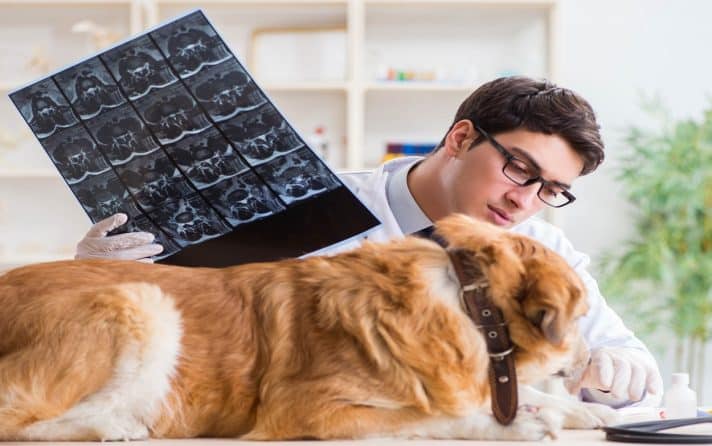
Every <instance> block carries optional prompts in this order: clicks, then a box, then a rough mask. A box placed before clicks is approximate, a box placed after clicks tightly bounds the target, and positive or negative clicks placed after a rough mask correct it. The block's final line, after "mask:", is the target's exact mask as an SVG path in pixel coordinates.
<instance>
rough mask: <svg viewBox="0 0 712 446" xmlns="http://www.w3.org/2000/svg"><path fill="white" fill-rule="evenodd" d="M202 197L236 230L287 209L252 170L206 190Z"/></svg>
mask: <svg viewBox="0 0 712 446" xmlns="http://www.w3.org/2000/svg"><path fill="white" fill-rule="evenodd" d="M203 196H204V197H205V199H206V200H208V202H209V203H210V204H211V205H213V207H214V208H215V209H217V211H218V212H220V214H221V215H222V216H223V217H224V218H225V219H226V220H227V221H228V223H230V224H231V225H232V226H233V227H234V226H239V225H241V224H243V223H247V222H250V221H253V220H258V219H260V218H263V217H266V216H269V215H272V214H274V213H277V212H280V211H283V210H284V209H285V207H284V205H283V204H282V203H281V202H280V200H279V198H277V196H276V195H275V194H274V193H273V192H272V191H271V190H270V189H269V187H267V185H266V184H265V183H264V182H263V181H262V180H261V179H260V178H259V177H258V176H257V175H255V173H254V172H252V171H248V172H246V173H244V174H242V175H238V176H235V177H232V178H228V179H226V180H224V181H221V182H219V183H217V184H216V185H214V186H212V187H209V188H207V189H205V190H204V191H203Z"/></svg>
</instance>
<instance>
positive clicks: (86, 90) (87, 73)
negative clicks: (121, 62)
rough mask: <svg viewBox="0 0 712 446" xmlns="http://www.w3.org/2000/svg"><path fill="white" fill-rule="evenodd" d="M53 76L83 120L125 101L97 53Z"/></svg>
mask: <svg viewBox="0 0 712 446" xmlns="http://www.w3.org/2000/svg"><path fill="white" fill-rule="evenodd" d="M54 78H55V80H56V81H57V85H59V87H60V88H61V89H62V91H63V92H64V94H65V96H66V97H67V98H69V102H70V104H72V107H73V108H74V111H75V112H76V113H77V114H78V115H79V117H80V118H81V119H82V120H87V119H89V118H93V117H94V116H96V115H98V114H99V113H101V112H102V111H103V110H107V109H112V108H115V107H118V106H119V105H121V104H123V103H125V102H126V99H125V98H124V96H123V95H122V94H121V91H120V90H119V87H118V86H117V85H116V83H115V82H114V79H113V78H112V77H111V75H110V74H109V72H108V71H106V68H104V65H103V64H102V63H101V61H100V60H99V58H98V57H94V58H92V59H89V60H88V61H86V62H82V63H81V64H79V65H75V66H73V67H71V68H68V69H66V70H64V71H62V72H61V73H59V74H57V75H56V76H55V77H54Z"/></svg>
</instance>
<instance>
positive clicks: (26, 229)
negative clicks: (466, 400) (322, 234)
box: [0, 0, 712, 405]
mask: <svg viewBox="0 0 712 446" xmlns="http://www.w3.org/2000/svg"><path fill="white" fill-rule="evenodd" d="M194 8H201V9H203V11H204V12H205V13H206V15H207V16H208V18H209V19H210V20H211V21H212V22H213V24H214V25H215V27H216V28H217V30H218V32H220V33H221V35H222V36H223V38H224V39H225V40H226V41H227V43H228V45H230V46H231V47H232V49H233V50H234V51H235V52H236V53H237V56H238V58H239V59H240V60H241V61H242V62H243V63H244V64H245V65H246V66H247V68H248V69H249V70H250V72H251V73H252V74H253V76H254V78H255V80H256V81H257V83H258V84H259V85H260V86H261V87H262V88H263V89H264V90H265V91H266V92H267V94H268V95H269V96H270V97H271V98H272V100H273V101H274V102H275V104H276V105H277V106H278V107H279V108H280V110H281V111H282V112H283V113H284V114H285V116H286V117H287V119H288V120H289V121H290V122H291V123H292V124H293V125H294V127H295V128H296V129H298V131H299V132H300V133H301V135H302V137H303V138H304V139H305V140H307V141H308V142H310V143H311V145H312V146H313V147H314V148H315V149H317V150H319V151H320V152H321V153H322V155H323V156H324V158H325V159H326V161H327V163H328V164H329V165H330V166H331V167H332V168H333V169H334V170H347V169H364V168H373V167H375V166H376V165H378V164H379V163H380V162H382V161H383V160H385V159H390V158H393V157H397V156H401V155H403V154H417V153H424V152H427V151H429V150H430V149H431V148H432V147H433V146H434V145H435V144H436V143H437V142H439V140H440V139H441V138H442V136H443V134H444V132H445V131H446V130H447V128H448V126H449V124H450V121H451V119H452V117H453V115H454V112H455V110H456V108H457V106H458V105H459V104H460V102H461V101H462V100H463V99H464V98H465V97H466V96H467V95H468V94H469V93H470V92H472V91H473V90H474V89H475V88H476V87H477V86H478V85H480V84H481V83H483V82H486V81H489V80H492V79H494V78H496V77H500V76H507V75H516V74H523V75H528V76H532V77H547V78H550V79H551V80H553V81H555V82H557V83H559V84H560V85H562V86H565V87H568V88H571V89H573V90H575V91H577V92H579V93H580V94H582V95H583V96H584V97H585V98H587V99H588V101H589V102H590V103H591V104H592V106H593V108H594V109H595V110H596V112H597V115H598V119H599V122H600V124H601V128H602V134H603V137H604V141H605V143H606V147H607V159H606V162H605V163H604V164H603V166H602V167H601V168H599V169H598V171H597V172H596V173H595V174H593V175H590V176H587V177H583V178H581V179H580V180H578V181H577V182H576V184H575V185H574V193H575V194H576V196H577V201H576V203H575V204H573V205H572V206H569V207H566V208H564V209H562V210H560V211H556V212H551V213H547V214H546V215H544V217H545V218H547V219H548V220H550V221H551V222H553V223H554V224H557V225H559V226H560V227H562V228H563V229H564V231H565V232H566V233H567V235H568V236H569V238H570V240H571V241H572V242H573V244H574V246H575V247H576V248H577V249H579V250H581V251H583V252H586V253H587V254H589V255H590V256H591V258H592V266H591V270H592V272H593V273H594V274H595V275H596V276H597V277H599V279H600V282H601V284H602V286H603V289H604V290H605V291H606V296H607V298H608V299H609V301H610V303H611V305H613V307H614V308H616V310H618V311H619V313H620V314H621V316H622V317H623V319H624V320H625V321H626V323H627V324H628V325H629V326H631V327H632V328H634V329H636V333H637V334H638V335H639V336H640V337H641V338H643V339H644V340H645V341H646V342H647V343H648V344H649V345H650V346H651V349H653V351H654V353H655V355H656V357H657V358H658V360H659V362H660V365H661V368H662V371H663V376H664V379H665V382H666V384H668V383H669V376H670V374H671V373H672V372H674V371H686V372H690V373H691V374H692V386H693V388H695V390H697V391H698V393H699V396H700V398H699V399H700V402H701V403H705V404H708V405H709V404H712V381H709V379H708V381H707V383H705V382H704V376H705V375H707V376H712V372H711V371H710V360H709V358H710V356H712V348H711V347H710V345H709V344H710V343H709V342H708V341H709V338H710V335H711V334H712V333H711V330H712V253H711V251H712V223H711V222H710V219H709V214H710V208H712V180H711V179H710V178H711V175H712V174H711V172H712V157H711V155H710V154H711V153H712V122H711V121H712V115H710V112H709V110H711V109H712V102H711V97H710V92H712V84H711V82H710V74H712V58H710V57H709V50H708V45H709V44H708V42H710V41H712V27H710V26H709V23H708V22H709V19H710V17H712V2H709V1H706V0H677V1H672V0H512V1H498V0H443V1H439V0H281V1H280V0H271V1H270V0H213V1H209V2H191V1H184V0H94V1H92V0H67V1H55V0H43V1H40V0H15V1H13V0H0V92H1V93H2V99H1V100H0V231H1V233H2V234H3V237H2V239H0V268H2V269H6V268H9V267H12V266H16V265H21V264H25V263H32V262H38V261H45V260H53V259H59V258H69V257H71V256H72V255H73V253H74V246H75V244H76V242H77V241H78V240H79V239H80V238H81V237H82V236H83V234H84V233H85V232H86V230H87V229H88V227H89V219H88V217H87V216H86V214H85V213H84V211H83V210H82V209H81V207H80V206H79V204H78V203H77V202H76V200H75V199H74V197H73V195H72V194H71V192H70V190H69V188H68V187H67V186H66V185H65V184H64V182H63V181H62V179H61V177H60V176H59V174H58V173H57V172H56V170H55V169H54V167H53V165H52V163H51V162H50V161H49V159H48V158H47V156H46V154H45V152H44V150H43V149H42V148H41V146H40V145H39V144H38V143H37V142H36V140H35V139H34V137H33V136H32V134H31V133H30V132H29V130H28V128H27V126H26V124H25V123H24V121H23V120H22V119H21V117H20V115H19V113H17V111H16V110H15V108H14V106H13V104H12V103H11V101H10V100H9V99H8V98H7V96H6V95H7V93H8V92H10V91H12V90H13V89H16V88H18V87H20V86H22V85H24V84H27V83H29V82H31V81H33V80H35V79H37V78H40V77H43V76H44V75H46V74H49V73H51V72H53V71H55V70H57V69H59V68H61V67H63V66H66V65H69V64H73V63H75V62H76V61H78V60H79V59H81V58H84V57H86V56H89V55H91V54H93V53H96V52H97V51H99V50H103V49H106V48H108V47H110V46H111V45H113V44H115V43H116V42H119V41H121V40H124V39H126V38H128V37H129V36H131V35H134V34H137V33H140V32H142V31H143V30H145V29H147V28H149V27H152V26H155V25H157V24H159V23H161V22H164V21H167V20H169V19H171V18H173V17H175V16H177V15H180V14H182V13H184V12H186V11H189V10H192V9H194ZM705 365H707V369H705Z"/></svg>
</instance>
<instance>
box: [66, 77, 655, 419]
mask: <svg viewBox="0 0 712 446" xmlns="http://www.w3.org/2000/svg"><path fill="white" fill-rule="evenodd" d="M603 158H604V153H603V142H602V140H601V136H600V133H599V126H598V123H597V122H596V118H595V115H594V112H593V110H592V108H591V106H590V105H589V104H588V102H587V101H586V100H584V99H583V98H582V97H581V96H579V95H577V94H576V93H574V92H573V91H571V90H568V89H565V88H560V87H557V86H556V85H554V84H552V83H549V82H547V81H540V80H534V79H529V78H525V77H508V78H500V79H496V80H494V81H492V82H489V83H486V84H484V85H482V86H481V87H479V88H478V89H477V90H476V91H475V92H474V93H472V94H471V95H470V96H469V97H468V98H467V99H466V100H465V101H464V102H463V103H462V104H461V105H460V107H459V109H458V110H457V113H456V115H455V118H454V121H453V124H452V125H451V127H450V129H449V130H448V132H447V134H446V135H445V137H444V138H443V140H442V142H441V143H440V144H439V146H438V148H437V149H435V150H434V151H433V153H431V154H430V155H429V156H427V157H426V158H419V157H407V158H400V159H396V160H393V161H390V162H387V163H385V164H383V165H381V166H380V167H379V168H377V169H376V170H375V171H373V172H370V173H367V174H366V173H351V174H349V173H347V174H342V175H341V179H342V180H343V181H344V183H346V184H347V185H349V186H350V187H351V189H352V190H353V191H354V192H355V193H356V195H358V197H359V198H360V199H361V200H362V201H363V202H364V203H365V204H366V205H367V206H368V207H369V208H370V209H371V210H372V211H373V212H375V213H376V215H377V216H378V217H379V218H380V220H381V221H382V222H383V226H382V228H380V229H379V230H377V231H375V232H372V233H371V234H369V236H368V238H369V239H370V240H372V241H386V240H388V239H392V238H397V237H403V236H404V235H406V234H413V233H418V232H419V231H422V230H424V229H427V228H429V227H430V226H432V224H433V222H434V221H436V220H438V219H440V218H442V217H444V216H446V215H448V214H450V213H454V212H461V213H465V214H467V215H470V216H472V217H475V218H479V219H483V220H486V221H489V222H491V223H493V224H495V225H498V226H501V227H505V228H511V230H512V231H515V232H518V233H521V234H525V235H528V236H530V237H533V238H535V239H537V240H538V241H539V242H541V243H543V244H544V245H546V246H547V247H549V248H550V249H552V250H554V251H556V252H557V253H559V254H560V255H561V256H562V257H564V259H566V260H567V262H568V263H569V264H570V265H571V266H572V267H573V268H574V269H575V270H576V271H577V272H578V274H579V275H580V276H581V278H582V279H583V282H584V283H585V285H586V287H587V290H588V302H589V305H590V309H589V311H588V313H587V314H586V316H585V317H584V318H582V319H581V320H580V328H581V331H582V333H583V335H584V337H585V338H586V341H587V343H588V344H589V347H590V349H591V355H592V360H591V363H590V364H589V366H588V368H587V369H586V370H585V371H584V372H583V373H582V375H580V376H578V377H576V378H573V379H570V380H569V381H568V382H567V387H568V388H569V389H570V390H571V391H574V392H579V394H580V395H581V397H582V398H583V399H584V400H588V401H596V402H600V403H604V404H608V405H610V406H613V407H619V406H624V405H630V404H645V405H658V404H659V402H660V397H661V394H662V379H661V377H660V372H659V371H658V367H657V364H656V362H655V359H654V358H653V357H652V355H651V354H650V353H649V352H648V350H647V349H646V347H645V346H644V345H643V343H642V342H641V341H640V340H638V339H637V338H636V337H635V336H634V334H633V333H632V332H631V331H630V330H628V329H627V328H626V327H625V325H624V324H623V321H622V320H621V318H620V317H619V316H618V315H617V314H616V313H615V312H614V311H613V310H612V309H611V308H610V307H609V306H608V305H607V304H606V301H605V299H604V298H603V296H601V293H600V291H599V289H598V285H597V284H596V281H595V280H594V278H593V277H592V276H591V275H590V274H589V273H588V272H587V271H586V267H587V266H588V264H589V257H588V256H587V255H585V254H583V253H581V252H578V251H576V250H575V249H574V248H573V246H572V245H571V243H570V242H569V241H568V240H567V239H566V237H565V236H564V234H563V232H562V231H561V230H560V229H558V228H556V227H554V226H552V225H550V224H548V223H546V222H544V221H543V220H540V219H539V218H536V217H534V215H535V214H537V213H538V212H539V211H541V210H542V209H543V208H544V207H545V206H553V207H563V206H566V205H568V204H571V203H572V202H573V201H574V200H575V196H574V195H573V193H572V192H571V191H570V188H571V184H572V183H573V182H574V180H576V179H577V178H578V177H579V176H582V175H585V174H588V173H591V172H593V171H594V170H595V169H596V168H597V167H598V166H599V165H600V163H601V162H602V161H603ZM125 221H126V216H125V215H123V214H117V215H114V216H112V217H109V218H107V219H106V220H103V221H101V222H98V223H96V224H95V225H94V226H93V227H92V228H91V229H90V230H89V232H88V233H87V235H86V236H85V237H84V239H82V240H81V241H80V242H79V244H78V246H77V255H76V257H77V258H104V259H129V260H142V261H150V259H148V258H149V257H150V256H152V255H155V254H157V253H159V252H160V251H161V250H162V247H161V246H160V245H156V244H152V243H151V242H152V241H153V235H152V234H149V233H141V232H137V233H127V234H120V235H114V236H107V235H106V234H107V232H109V231H111V230H112V229H114V228H116V227H118V226H120V225H122V224H123V223H125ZM357 244H358V242H355V244H354V245H353V246H354V247H355V246H356V245H357Z"/></svg>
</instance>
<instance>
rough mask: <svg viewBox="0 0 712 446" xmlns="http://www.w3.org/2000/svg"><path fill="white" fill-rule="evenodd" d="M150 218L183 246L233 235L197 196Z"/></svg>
mask: <svg viewBox="0 0 712 446" xmlns="http://www.w3.org/2000/svg"><path fill="white" fill-rule="evenodd" d="M149 216H150V217H151V219H152V220H153V221H154V222H156V223H157V224H158V225H159V226H160V227H161V228H163V230H164V231H165V232H166V233H167V234H168V235H169V236H170V237H171V238H172V239H173V240H174V241H175V242H176V243H177V244H178V245H179V246H182V247H185V246H188V245H191V244H194V243H200V242H203V241H205V240H208V239H211V238H215V237H219V236H221V235H223V234H227V233H228V232H230V227H229V226H228V225H226V224H225V223H224V222H223V221H222V219H221V218H220V216H218V214H216V213H215V211H214V210H213V209H212V208H211V207H210V206H208V204H207V203H206V202H205V200H203V198H202V197H201V196H200V195H198V194H197V193H196V194H193V195H189V196H187V197H183V198H181V199H180V200H178V201H173V202H170V203H166V204H164V205H163V206H161V207H160V208H159V209H156V210H155V211H153V212H151V213H149Z"/></svg>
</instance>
